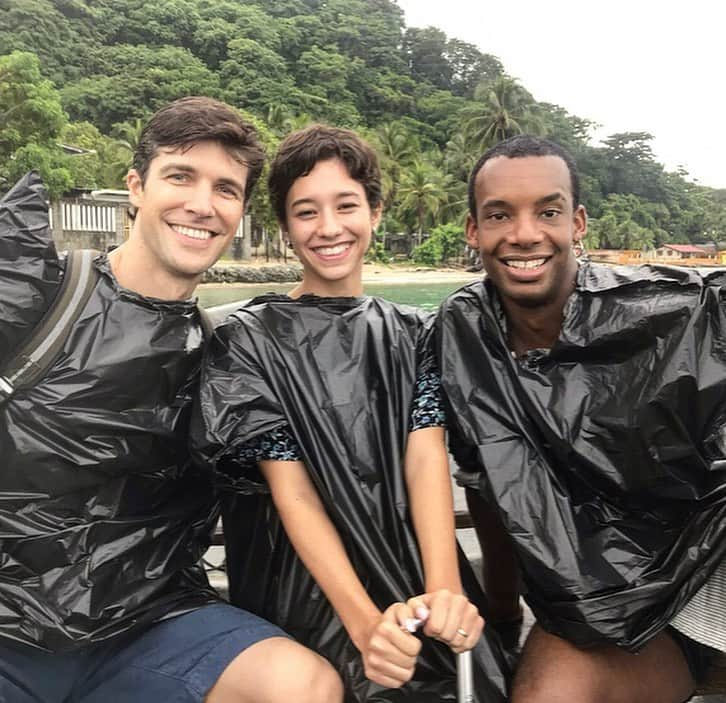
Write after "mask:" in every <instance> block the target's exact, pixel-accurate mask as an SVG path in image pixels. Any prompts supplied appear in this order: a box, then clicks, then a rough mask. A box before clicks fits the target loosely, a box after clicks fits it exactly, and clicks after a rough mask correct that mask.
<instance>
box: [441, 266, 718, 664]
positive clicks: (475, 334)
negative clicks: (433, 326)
mask: <svg viewBox="0 0 726 703" xmlns="http://www.w3.org/2000/svg"><path fill="white" fill-rule="evenodd" d="M721 281H723V272H719V271H716V272H713V273H711V274H706V275H705V276H704V277H702V276H701V275H700V274H699V273H697V272H695V271H693V270H686V269H670V268H666V267H642V268H638V269H624V268H616V267H614V268H610V267H605V266H597V265H584V266H582V267H581V269H580V271H579V274H578V280H577V286H576V290H575V293H574V294H573V295H572V296H571V298H570V300H569V301H568V304H567V306H566V309H565V319H564V322H563V326H562V332H561V335H560V338H559V340H558V342H557V343H556V344H555V346H554V347H553V348H552V349H551V350H549V351H544V350H543V351H535V352H531V353H530V354H528V355H527V356H526V357H525V358H523V359H519V360H517V359H514V358H513V357H512V355H511V353H510V352H509V349H508V346H507V343H506V331H505V329H504V318H503V316H502V314H501V310H500V307H499V304H498V300H497V299H496V293H495V292H494V291H493V290H492V289H491V288H490V287H489V286H487V285H486V284H484V283H483V282H477V283H474V284H471V285H469V286H466V287H464V288H462V289H461V290H460V291H459V292H457V293H456V294H454V295H453V296H452V297H451V298H449V299H448V300H447V301H446V302H445V303H444V305H443V306H442V308H441V317H440V327H439V335H438V350H439V355H440V360H441V373H442V382H443V386H444V389H445V392H446V395H447V396H448V398H449V402H450V405H451V406H452V407H451V408H450V410H451V417H450V425H451V430H452V431H451V435H452V450H453V451H454V454H455V456H456V458H457V460H458V461H459V464H460V466H461V467H462V468H463V469H465V470H468V472H469V473H468V474H467V473H465V474H464V476H463V480H464V482H465V483H468V484H469V485H472V486H477V487H478V488H479V489H480V491H481V493H482V495H483V496H484V497H485V498H486V499H487V500H488V501H489V502H490V503H491V504H496V505H497V506H499V507H498V510H499V514H500V516H501V518H502V520H503V522H504V524H505V526H506V527H507V529H508V531H509V532H510V534H511V535H512V537H513V539H514V541H515V545H516V548H517V552H518V555H519V558H520V562H521V564H522V567H523V570H524V575H525V582H526V584H527V586H528V590H529V592H528V595H527V600H528V603H529V605H530V606H531V607H532V610H533V611H534V613H535V616H536V618H537V620H538V621H539V622H540V623H541V624H542V625H543V626H544V627H546V628H547V629H548V630H550V631H551V632H554V633H556V634H559V635H561V636H563V637H566V638H567V639H569V640H571V641H573V642H575V643H578V644H580V645H582V646H591V645H595V644H600V643H604V642H610V643H614V644H617V645H620V646H623V647H627V648H629V649H632V650H637V649H638V648H639V647H641V646H642V645H643V644H645V643H646V642H647V641H648V640H649V639H650V638H651V637H653V636H654V635H655V634H656V633H657V632H658V631H660V630H661V629H662V628H663V627H665V626H666V625H667V623H668V622H669V620H670V619H671V618H672V617H673V615H674V614H675V613H676V612H677V611H678V609H679V608H680V607H682V605H683V604H684V603H685V602H686V601H687V600H688V599H689V598H690V597H691V596H692V594H693V593H694V592H695V591H696V590H697V589H698V588H699V587H700V586H701V585H702V584H703V583H704V581H705V580H706V579H707V577H708V575H709V574H710V573H711V572H712V570H713V569H714V568H715V566H716V565H717V564H718V563H719V561H721V560H722V559H723V558H724V555H725V554H726V430H725V429H724V425H725V423H726V344H725V343H724V333H725V332H726V316H725V315H724V303H723V294H722V292H721V289H720V287H719V286H718V285H716V284H717V283H719V282H721ZM482 467H483V469H484V471H483V473H482V475H481V476H479V475H478V474H477V471H479V469H481V468H482Z"/></svg>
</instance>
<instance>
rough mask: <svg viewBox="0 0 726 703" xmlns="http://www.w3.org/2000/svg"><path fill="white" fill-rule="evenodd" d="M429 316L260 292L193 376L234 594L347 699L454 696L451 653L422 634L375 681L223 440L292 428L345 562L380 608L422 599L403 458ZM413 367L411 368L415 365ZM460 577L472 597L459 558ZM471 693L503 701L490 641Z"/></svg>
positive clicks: (359, 301) (503, 669)
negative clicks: (324, 666)
mask: <svg viewBox="0 0 726 703" xmlns="http://www.w3.org/2000/svg"><path fill="white" fill-rule="evenodd" d="M429 330H430V323H429V321H428V320H427V318H425V317H423V316H422V314H421V313H419V312H417V311H415V310H413V309H412V308H403V307H399V306H395V305H393V304H391V303H387V302H385V301H382V300H376V299H374V298H340V299H337V298H317V297H315V296H303V297H302V298H300V299H299V300H292V299H290V298H287V297H286V296H278V295H269V296H263V297H261V298H258V299H256V300H254V301H252V302H251V303H249V304H248V305H247V306H246V307H244V308H242V309H241V310H240V311H238V312H237V313H236V314H235V315H234V316H233V317H232V318H230V320H229V321H228V322H227V323H226V324H225V325H223V326H222V327H221V328H218V329H217V335H216V336H215V338H214V341H213V343H212V346H211V351H210V353H209V357H208V360H207V363H206V364H205V369H204V371H203V375H202V387H201V391H200V396H201V408H202V413H203V422H202V421H201V420H200V421H199V422H198V423H197V422H195V423H194V424H193V428H194V429H193V436H194V441H195V443H196V445H197V448H198V450H199V452H200V455H201V456H202V457H203V459H204V460H206V461H207V462H212V463H216V464H217V468H218V472H219V473H220V479H221V480H222V481H223V483H225V484H226V485H227V486H228V487H230V486H233V487H234V489H235V490H236V492H237V495H236V496H235V497H233V498H231V499H230V500H228V501H227V504H226V507H225V508H224V526H225V540H226V545H227V554H228V573H229V579H230V595H231V600H232V602H233V603H235V604H236V605H239V606H241V607H243V608H245V609H248V610H250V611H252V612H255V613H258V614H260V615H261V616H263V617H265V618H266V619H268V620H271V621H273V622H276V623H278V624H279V625H280V626H281V627H282V628H283V629H285V630H286V631H287V632H289V633H290V634H292V635H293V636H294V637H295V638H296V639H298V640H300V641H302V642H303V643H305V644H307V645H308V646H310V647H312V648H313V649H315V650H317V651H319V652H320V653H322V654H323V655H324V656H326V657H327V658H328V659H329V660H330V661H331V662H333V664H334V665H335V666H336V668H337V669H338V671H340V672H341V674H342V676H343V678H344V680H345V684H346V691H347V698H346V700H348V701H370V702H374V701H399V700H401V701H402V700H410V701H417V703H425V702H426V701H431V702H432V703H433V702H434V701H437V702H438V701H453V700H456V678H455V665H454V656H453V654H452V653H451V652H450V650H448V648H446V647H445V646H443V645H441V644H440V643H437V642H435V641H434V640H431V639H429V638H423V649H422V653H421V655H420V659H419V665H418V667H417V670H416V674H415V678H414V681H413V682H409V683H408V684H406V686H405V687H403V688H401V689H388V690H387V689H382V688H381V687H380V686H377V685H376V684H373V683H372V682H370V681H368V680H367V679H366V678H365V674H364V672H363V666H362V662H361V659H360V655H359V653H358V651H357V650H356V649H355V647H354V645H353V644H352V643H351V642H350V640H349V638H348V635H347V633H346V632H345V630H344V628H343V626H342V624H341V622H340V620H339V619H338V617H337V616H336V615H335V613H334V611H333V610H332V607H331V606H330V604H329V603H328V601H327V599H326V598H325V596H324V595H323V594H322V592H321V590H320V589H319V587H318V586H317V585H316V583H315V581H314V579H313V578H312V576H311V575H310V573H309V572H308V571H307V569H306V568H305V567H304V565H303V564H302V562H301V561H300V560H299V559H298V557H297V556H296V554H295V551H294V549H293V547H292V546H291V544H290V543H289V541H288V539H287V537H286V535H285V532H284V529H283V527H282V525H281V523H280V520H279V517H278V515H277V511H276V509H275V507H274V505H273V503H272V500H271V498H270V496H269V494H268V488H267V486H266V484H265V483H264V481H263V479H262V477H261V475H260V474H259V473H257V474H256V475H255V472H252V473H250V472H249V471H245V472H241V471H240V470H239V469H238V468H237V467H235V466H234V463H233V461H232V460H231V459H230V456H231V455H233V454H234V448H235V447H238V446H239V445H241V444H242V443H244V442H246V441H248V440H249V439H251V438H253V437H255V436H257V435H260V434H262V433H265V432H267V431H269V430H272V429H275V428H278V427H281V426H283V425H286V424H287V425H289V426H290V428H291V430H292V432H293V434H294V435H295V437H296V439H297V441H298V444H299V445H300V447H301V448H302V451H303V454H304V461H305V464H306V466H307V468H308V470H309V472H310V475H311V477H312V480H313V482H314V483H315V486H316V487H317V490H318V492H319V494H320V497H321V499H322V502H323V504H324V505H325V508H326V510H327V511H328V514H329V516H330V518H331V520H332V521H333V523H334V524H335V526H336V528H337V530H338V532H339V534H340V536H341V538H342V541H343V543H344V545H345V547H346V550H347V553H348V555H349V558H350V560H351V562H352V564H353V567H354V569H355V570H356V572H357V573H358V574H359V575H363V577H362V579H361V580H362V582H363V585H364V586H365V588H366V590H367V591H368V593H369V595H370V596H371V598H372V600H373V601H374V602H375V603H376V604H377V605H378V607H379V608H380V609H381V610H384V609H385V608H387V607H388V606H389V605H390V604H391V603H393V602H395V601H402V600H406V599H408V598H409V597H411V596H413V595H415V594H419V593H422V592H423V591H424V588H423V575H422V565H421V559H420V556H419V552H418V547H417V544H416V538H415V534H414V531H413V527H412V524H411V520H410V516H409V511H408V501H407V496H406V488H405V482H404V478H403V466H402V459H403V456H404V451H405V445H406V438H407V435H408V422H409V417H410V405H411V400H412V396H413V391H414V383H415V379H416V377H417V363H418V362H417V360H418V358H419V357H420V356H421V354H422V350H423V348H424V347H425V344H424V342H425V340H426V337H427V335H428V332H429ZM422 368H423V367H422V366H419V367H418V371H421V369H422ZM461 558H462V560H463V562H464V563H463V564H462V572H463V577H464V582H465V584H466V586H468V588H469V589H470V597H471V598H472V599H473V600H475V602H477V599H478V600H479V602H480V600H481V597H482V596H481V592H480V591H479V590H478V587H477V585H476V583H475V580H474V577H473V574H472V573H471V569H470V567H469V565H468V563H467V562H466V561H465V559H464V557H463V555H462V557H461ZM474 660H475V664H474V667H475V679H476V689H477V696H478V697H477V700H478V701H479V702H480V703H484V702H491V703H495V702H496V701H503V700H504V699H505V694H504V690H505V687H506V684H505V681H506V678H507V666H506V664H505V661H504V658H503V656H502V655H501V653H500V649H499V646H498V642H497V641H496V639H495V636H494V635H491V634H489V635H487V637H482V640H481V642H480V644H479V645H478V646H477V647H476V648H475V650H474Z"/></svg>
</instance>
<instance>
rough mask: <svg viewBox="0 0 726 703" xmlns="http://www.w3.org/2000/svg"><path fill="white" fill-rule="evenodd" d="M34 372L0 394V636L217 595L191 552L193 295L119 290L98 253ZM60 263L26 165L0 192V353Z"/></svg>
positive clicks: (39, 638) (148, 615) (207, 512)
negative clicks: (84, 299) (43, 366)
mask: <svg viewBox="0 0 726 703" xmlns="http://www.w3.org/2000/svg"><path fill="white" fill-rule="evenodd" d="M95 265H96V266H97V268H98V270H99V272H100V280H99V283H98V285H97V286H96V289H95V290H94V292H93V294H92V295H91V297H90V299H89V301H88V303H87V305H86V307H85V309H84V310H83V311H82V313H81V315H80V317H79V319H78V321H77V323H76V324H75V326H74V328H73V329H72V330H71V333H70V335H69V337H68V339H67V341H66V344H65V346H64V348H63V351H62V353H61V354H60V355H59V356H58V358H57V359H56V361H55V363H54V364H53V366H52V367H51V368H50V369H49V371H48V373H47V374H46V376H45V377H44V378H43V379H41V380H40V381H39V382H38V384H37V385H36V386H35V387H33V388H30V389H27V390H21V391H18V392H17V393H16V394H15V395H13V396H12V397H11V398H10V399H9V400H8V401H7V402H5V403H4V404H2V405H0V457H2V470H1V471H0V637H4V638H9V639H12V640H16V641H19V642H23V643H26V644H29V645H34V646H38V647H41V648H45V649H49V650H66V649H71V648H75V647H79V646H82V645H84V644H88V643H89V642H95V641H100V640H104V639H106V638H109V637H112V636H114V635H117V634H120V633H123V632H128V631H130V630H132V629H133V628H136V627H139V626H143V625H144V624H148V623H150V622H152V621H154V620H158V619H161V618H163V617H165V616H168V615H172V614H177V613H182V612H186V611H189V610H193V609H194V608H196V607H198V606H199V605H202V604H204V603H207V602H210V601H214V600H216V599H217V596H216V594H215V593H214V592H213V591H212V589H211V588H210V587H209V585H208V583H207V581H206V576H205V575H204V572H203V570H201V569H200V568H199V567H198V566H197V565H196V564H197V561H198V559H199V557H200V555H201V554H202V553H203V550H204V548H205V546H206V544H207V543H208V540H209V534H210V532H211V529H212V527H213V523H214V520H215V515H216V513H215V499H214V492H213V486H212V482H211V480H210V479H209V477H205V476H204V475H202V474H201V473H199V472H197V470H196V469H192V468H191V467H190V466H189V465H188V452H187V451H186V446H187V433H188V420H189V411H190V405H191V390H192V388H191V384H190V381H189V378H190V377H193V376H194V375H195V373H196V372H197V370H198V367H199V362H200V357H201V346H202V341H203V337H202V331H201V327H200V322H199V319H198V312H197V309H196V306H195V305H194V304H193V303H191V302H189V303H186V302H180V303H168V302H162V301H158V300H151V299H148V298H143V297H141V296H139V295H136V294H135V293H132V292H130V291H128V290H125V289H123V288H121V287H120V286H119V285H118V283H117V282H116V280H115V279H114V277H113V275H112V273H111V271H110V268H109V265H108V261H107V260H106V258H105V257H104V256H100V257H99V258H98V259H97V261H96V264H95ZM62 270H63V262H62V260H59V258H58V256H57V255H56V252H55V248H54V246H53V242H52V238H51V234H50V230H49V228H48V214H47V206H46V199H45V193H44V191H43V188H42V185H41V183H40V181H39V180H38V178H37V176H35V175H29V176H27V177H26V178H25V179H24V180H23V181H21V182H20V183H19V184H18V185H17V186H16V187H15V188H14V189H13V190H12V191H11V192H10V193H8V195H7V196H6V197H5V198H4V199H3V201H1V202H0V359H2V360H3V361H7V360H8V358H9V357H10V356H11V354H12V352H13V351H14V350H15V349H16V348H17V346H18V344H19V343H20V342H21V341H22V340H23V339H24V338H26V337H27V336H28V334H29V332H30V331H31V330H32V328H33V326H34V325H35V324H36V323H37V322H38V320H39V319H40V318H41V317H42V315H43V313H44V311H45V309H46V308H47V306H48V304H49V301H50V300H51V299H52V298H53V295H54V294H55V292H56V291H57V288H58V283H59V281H60V277H61V275H62Z"/></svg>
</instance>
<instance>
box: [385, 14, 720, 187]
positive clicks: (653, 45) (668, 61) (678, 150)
mask: <svg viewBox="0 0 726 703" xmlns="http://www.w3.org/2000/svg"><path fill="white" fill-rule="evenodd" d="M398 4H399V6H400V7H401V8H403V10H404V12H405V18H406V25H407V26H409V27H425V26H428V25H433V26H435V27H438V28H439V29H441V30H443V31H444V32H445V33H446V34H447V35H448V36H449V37H457V38H459V39H463V40H464V41H467V42H470V43H471V44H475V45H476V46H478V47H479V48H480V49H481V50H482V51H483V52H485V53H489V54H494V55H495V56H498V57H499V59H500V60H501V61H502V63H503V64H504V68H505V70H506V71H507V72H508V73H509V74H510V75H512V76H514V77H516V78H518V79H519V80H520V81H521V83H522V84H523V85H524V87H525V88H527V89H528V90H529V91H530V92H531V93H532V94H533V95H534V97H535V98H536V99H537V100H540V101H545V102H550V103H555V104H557V105H560V106H562V107H564V108H565V109H566V110H567V111H568V112H570V113H572V114H575V115H578V116H579V117H585V118H588V119H591V120H594V121H595V122H598V123H599V124H601V125H602V126H603V127H602V129H601V130H599V131H598V132H597V133H596V135H595V136H596V139H595V142H597V139H598V138H602V137H604V136H607V135H608V134H612V133H614V132H626V131H627V132H640V131H644V132H650V133H651V134H652V135H653V136H654V137H655V139H654V141H653V142H652V146H653V150H654V152H655V154H656V156H657V158H658V160H659V161H661V162H662V163H663V164H665V166H666V167H667V168H668V169H669V170H672V169H675V168H676V167H677V166H678V165H683V166H684V167H685V168H686V169H687V170H688V172H689V174H690V176H691V177H692V178H693V179H696V180H698V182H699V183H702V184H704V185H708V186H712V187H715V188H726V164H725V163H724V161H725V160H726V3H724V2H723V1H722V0H686V1H685V2H684V1H683V0H682V1H681V2H678V3H672V2H662V3H656V2H647V1H646V0H627V1H626V0H610V1H609V2H607V3H604V2H597V3H596V2H587V1H583V0H579V1H577V2H575V0H549V1H548V2H542V1H541V0H540V1H539V2H533V1H532V0H519V1H518V2H513V1H512V2H507V1H506V0H504V2H491V1H490V2H486V3H485V2H476V0H398Z"/></svg>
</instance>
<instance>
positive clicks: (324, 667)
mask: <svg viewBox="0 0 726 703" xmlns="http://www.w3.org/2000/svg"><path fill="white" fill-rule="evenodd" d="M342 700H343V685H342V683H341V681H340V677H339V676H338V674H337V673H336V672H335V670H334V669H333V667H332V666H331V665H330V663H329V662H328V661H327V660H326V659H324V658H323V657H321V656H320V655H318V654H316V653H315V652H313V651H312V650H310V649H308V648H306V647H304V646H303V645H301V644H299V643H297V642H294V641H293V640H288V639H285V638H281V637H274V638H270V639H267V640H264V641H262V642H258V643H257V644H256V645H253V646H252V647H250V648H249V649H247V650H245V651H244V652H242V653H241V654H240V655H239V656H238V657H237V658H236V659H235V660H234V661H233V662H232V663H231V664H230V665H229V666H228V667H227V668H226V669H225V671H224V672H223V674H222V676H221V677H220V678H219V681H217V683H216V684H215V686H214V687H213V688H212V690H211V691H210V692H209V695H208V696H207V698H206V703H290V701H295V703H341V701H342Z"/></svg>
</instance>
